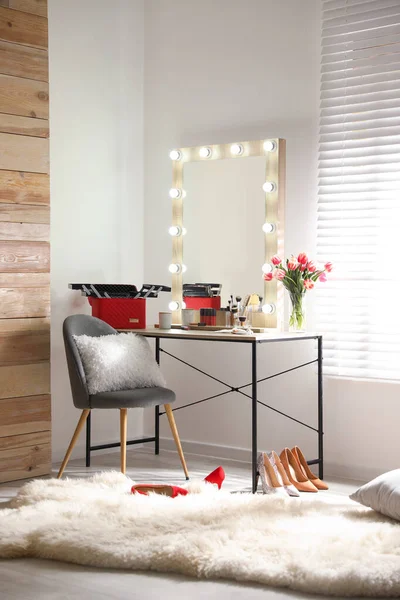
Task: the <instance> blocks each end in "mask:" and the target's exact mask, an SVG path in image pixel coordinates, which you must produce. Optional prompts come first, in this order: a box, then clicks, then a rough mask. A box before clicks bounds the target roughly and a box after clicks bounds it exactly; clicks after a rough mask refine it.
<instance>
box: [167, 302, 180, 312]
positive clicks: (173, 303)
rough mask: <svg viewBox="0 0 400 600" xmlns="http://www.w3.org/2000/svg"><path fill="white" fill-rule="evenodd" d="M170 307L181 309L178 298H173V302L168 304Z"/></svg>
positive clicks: (171, 308) (170, 308)
mask: <svg viewBox="0 0 400 600" xmlns="http://www.w3.org/2000/svg"><path fill="white" fill-rule="evenodd" d="M168 308H169V310H178V309H179V302H176V300H173V301H172V302H170V303H169V304H168Z"/></svg>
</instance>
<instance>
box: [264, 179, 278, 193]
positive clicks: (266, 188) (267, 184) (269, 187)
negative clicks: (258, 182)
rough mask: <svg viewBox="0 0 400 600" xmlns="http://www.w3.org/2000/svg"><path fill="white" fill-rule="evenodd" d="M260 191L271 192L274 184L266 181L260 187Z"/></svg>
mask: <svg viewBox="0 0 400 600" xmlns="http://www.w3.org/2000/svg"><path fill="white" fill-rule="evenodd" d="M262 189H263V190H264V192H273V191H274V189H275V184H274V183H273V181H266V182H265V183H264V185H263V186H262Z"/></svg>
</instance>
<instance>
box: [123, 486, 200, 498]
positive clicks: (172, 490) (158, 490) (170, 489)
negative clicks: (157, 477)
mask: <svg viewBox="0 0 400 600" xmlns="http://www.w3.org/2000/svg"><path fill="white" fill-rule="evenodd" d="M131 492H132V494H135V493H138V494H144V495H145V496H148V495H149V492H154V493H155V494H161V495H162V496H169V497H170V498H176V497H177V496H186V494H188V493H189V492H188V491H187V490H185V489H184V488H181V487H178V486H177V485H163V484H152V483H140V484H138V485H133V486H132V488H131Z"/></svg>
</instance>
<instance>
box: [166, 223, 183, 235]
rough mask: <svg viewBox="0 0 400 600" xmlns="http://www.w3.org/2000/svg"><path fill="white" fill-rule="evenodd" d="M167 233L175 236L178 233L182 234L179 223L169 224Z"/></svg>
mask: <svg viewBox="0 0 400 600" xmlns="http://www.w3.org/2000/svg"><path fill="white" fill-rule="evenodd" d="M168 233H169V235H172V236H173V237H177V236H178V235H181V234H182V229H181V228H180V227H179V225H171V227H170V228H169V229H168Z"/></svg>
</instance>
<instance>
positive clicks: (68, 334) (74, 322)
mask: <svg viewBox="0 0 400 600" xmlns="http://www.w3.org/2000/svg"><path fill="white" fill-rule="evenodd" d="M116 333H117V331H116V330H115V329H113V328H112V327H111V326H110V325H107V323H105V322H104V321H101V320H100V319H96V318H95V317H90V316H88V315H72V316H70V317H67V318H66V319H65V321H64V325H63V336H64V344H65V352H66V355H67V363H68V372H69V379H70V383H71V391H72V398H73V401H74V405H75V406H76V408H79V409H81V410H82V414H81V416H80V419H79V421H78V425H77V426H76V429H75V432H74V435H73V436H72V439H71V442H70V444H69V446H68V450H67V452H66V454H65V457H64V460H63V462H62V465H61V467H60V470H59V472H58V478H60V477H61V476H62V474H63V472H64V469H65V467H66V466H67V463H68V460H69V458H70V456H71V453H72V450H73V448H74V446H75V443H76V441H77V439H78V437H79V434H80V432H81V431H82V428H83V427H84V425H85V423H86V419H87V418H88V415H89V413H90V411H91V410H92V409H96V408H98V409H107V408H119V410H120V435H121V472H122V473H125V471H126V434H127V416H128V415H127V413H128V408H139V407H142V408H143V407H144V408H146V407H150V406H158V405H160V404H163V405H164V408H165V412H166V414H167V417H168V422H169V425H170V428H171V432H172V435H173V437H174V440H175V444H176V448H177V450H178V453H179V457H180V459H181V463H182V467H183V470H184V472H185V475H186V478H187V479H189V474H188V470H187V467H186V462H185V457H184V455H183V451H182V446H181V442H180V439H179V435H178V430H177V428H176V425H175V419H174V415H173V412H172V409H171V404H172V402H174V401H175V394H174V392H172V391H171V390H168V389H167V388H162V387H152V388H136V389H133V390H122V391H118V392H101V393H98V394H94V395H90V394H89V392H88V388H87V384H86V377H85V371H84V368H83V364H82V360H81V357H80V354H79V351H78V348H77V346H76V344H75V340H74V337H73V336H74V335H88V336H91V337H98V336H101V335H113V334H116Z"/></svg>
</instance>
